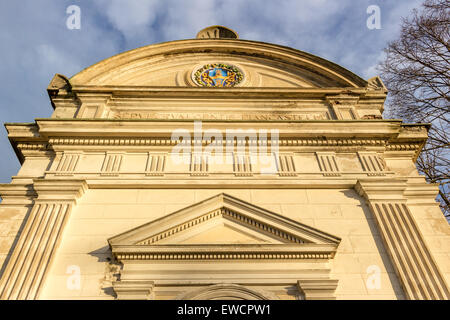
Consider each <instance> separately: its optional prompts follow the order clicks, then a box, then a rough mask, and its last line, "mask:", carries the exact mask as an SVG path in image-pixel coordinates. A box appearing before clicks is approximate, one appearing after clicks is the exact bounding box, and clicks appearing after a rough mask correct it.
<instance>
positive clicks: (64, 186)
mask: <svg viewBox="0 0 450 320" xmlns="http://www.w3.org/2000/svg"><path fill="white" fill-rule="evenodd" d="M33 182H34V184H33V187H34V190H35V191H36V193H37V195H38V198H37V201H69V202H76V200H77V199H79V198H80V197H81V196H82V195H83V194H84V193H85V192H86V190H87V189H88V185H87V182H86V181H85V180H79V179H70V180H65V179H64V180H57V179H34V180H33Z"/></svg>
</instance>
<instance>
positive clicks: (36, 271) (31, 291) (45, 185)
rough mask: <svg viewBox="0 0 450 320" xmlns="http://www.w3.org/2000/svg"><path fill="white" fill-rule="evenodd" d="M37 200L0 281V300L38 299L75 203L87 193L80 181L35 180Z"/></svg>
mask: <svg viewBox="0 0 450 320" xmlns="http://www.w3.org/2000/svg"><path fill="white" fill-rule="evenodd" d="M33 187H34V190H35V191H36V193H37V195H38V197H37V199H36V200H35V202H34V206H33V208H32V210H31V212H30V214H29V216H28V219H27V221H26V223H25V226H24V228H23V231H22V233H21V235H20V237H19V240H18V242H17V244H16V246H15V248H14V251H13V253H12V255H11V258H10V260H9V262H8V265H7V266H6V269H5V272H4V273H3V277H2V279H0V299H2V300H6V299H8V300H10V299H12V300H14V299H21V300H25V299H27V300H28V299H29V300H34V299H36V298H37V297H38V294H39V290H40V289H41V284H42V283H43V281H42V280H43V279H44V277H45V275H46V272H47V271H48V268H49V266H50V264H51V261H52V258H53V256H54V253H55V251H56V249H57V247H58V244H59V242H60V237H61V234H62V231H63V229H64V226H65V224H66V222H67V220H68V216H69V214H70V211H71V209H72V207H73V205H74V204H75V202H76V200H77V199H78V198H79V197H81V196H82V195H83V193H84V192H85V191H86V190H87V184H86V182H85V181H84V180H45V179H35V180H34V184H33Z"/></svg>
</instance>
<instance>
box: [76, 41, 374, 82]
mask: <svg viewBox="0 0 450 320" xmlns="http://www.w3.org/2000/svg"><path fill="white" fill-rule="evenodd" d="M209 63H227V64H231V65H235V66H237V67H238V68H240V69H241V70H242V71H243V73H244V81H242V83H241V84H240V86H243V87H275V88H276V87H288V88H289V87H293V88H328V87H365V86H366V85H367V82H366V81H365V80H363V79H361V78H360V77H358V76H357V75H355V74H353V73H352V72H350V71H348V70H346V69H344V68H342V67H340V66H338V65H336V64H334V63H332V62H330V61H327V60H325V59H322V58H319V57H317V56H314V55H311V54H309V53H306V52H302V51H299V50H295V49H292V48H288V47H283V46H279V45H274V44H268V43H263V42H257V41H248V40H236V39H219V40H218V39H206V40H204V39H193V40H178V41H171V42H165V43H161V44H154V45H149V46H146V47H142V48H138V49H134V50H131V51H128V52H125V53H122V54H119V55H116V56H113V57H111V58H108V59H105V60H103V61H101V62H99V63H97V64H95V65H93V66H91V67H89V68H87V69H85V70H83V71H81V72H80V73H78V74H76V75H75V76H73V77H72V78H71V79H70V82H71V83H72V85H98V86H107V85H114V86H118V85H128V86H164V87H167V86H169V87H170V86H180V87H185V86H195V83H194V82H193V80H192V73H193V72H194V71H195V70H196V68H199V67H201V66H202V65H204V64H209Z"/></svg>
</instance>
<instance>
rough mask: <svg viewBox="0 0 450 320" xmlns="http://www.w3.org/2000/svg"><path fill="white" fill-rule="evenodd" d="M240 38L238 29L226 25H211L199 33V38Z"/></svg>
mask: <svg viewBox="0 0 450 320" xmlns="http://www.w3.org/2000/svg"><path fill="white" fill-rule="evenodd" d="M216 38H222V39H239V35H238V34H237V32H236V31H234V30H231V29H230V28H227V27H224V26H211V27H207V28H205V29H202V30H200V31H199V33H197V39H216Z"/></svg>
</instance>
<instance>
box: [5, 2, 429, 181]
mask: <svg viewBox="0 0 450 320" xmlns="http://www.w3.org/2000/svg"><path fill="white" fill-rule="evenodd" d="M421 2H422V0H276V1H272V0H265V1H261V0H259V1H258V0H227V1H223V0H222V1H219V0H190V1H178V0H127V1H125V0H95V1H92V0H90V1H89V0H39V1H36V0H21V1H6V0H3V1H1V2H0V43H1V44H2V45H1V48H2V50H0V61H1V63H0V99H1V100H0V122H2V123H5V122H33V121H34V119H35V118H45V117H49V116H50V115H51V112H52V107H51V105H50V102H49V99H48V96H47V92H46V88H47V86H48V84H49V82H50V80H51V79H52V77H53V75H54V74H55V73H61V74H64V75H66V76H68V77H70V76H72V75H74V74H76V73H77V72H79V71H81V70H82V69H84V68H86V67H88V66H90V65H92V64H94V63H95V62H97V61H100V60H103V59H105V58H108V57H110V56H113V55H115V54H118V53H120V52H123V51H126V50H131V49H133V48H136V47H141V46H145V45H148V44H152V43H157V42H162V41H170V40H179V39H189V38H194V37H195V35H196V34H197V32H198V31H199V30H201V29H203V28H204V27H207V26H210V25H216V24H219V25H224V26H227V27H230V28H232V29H233V30H236V31H237V32H238V33H239V35H240V38H242V39H248V40H258V41H265V42H271V43H276V44H281V45H286V46H290V47H293V48H296V49H299V50H303V51H306V52H310V53H312V54H315V55H318V56H321V57H323V58H325V59H329V60H331V61H333V62H335V63H337V64H340V65H342V66H343V67H346V68H348V69H349V70H351V71H353V72H355V73H356V74H358V75H360V76H362V77H363V78H365V79H368V78H370V77H372V76H374V75H376V70H375V66H376V64H377V62H378V61H379V60H380V59H382V58H383V48H384V47H385V46H386V45H387V43H388V41H390V40H393V39H395V38H396V36H398V33H399V25H400V22H401V17H406V16H408V15H409V14H410V13H411V10H412V9H413V8H415V7H416V8H417V7H419V6H420V4H421ZM70 5H78V6H79V7H80V8H81V29H80V30H69V29H67V27H66V20H67V18H68V15H67V14H66V9H67V7H68V6H70ZM369 5H378V6H379V7H380V9H381V27H382V28H381V29H379V30H377V29H374V30H370V29H368V28H367V26H366V20H367V18H368V17H369V15H368V14H367V13H366V10H367V7H368V6H369ZM0 150H2V157H1V160H0V163H1V165H0V183H7V182H10V179H11V176H13V175H15V174H16V173H17V171H18V169H19V162H18V160H17V159H16V156H15V154H14V152H13V150H12V148H11V146H10V144H9V141H8V139H7V133H6V130H5V129H4V128H3V127H1V128H0Z"/></svg>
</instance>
